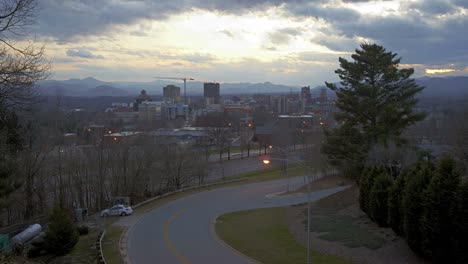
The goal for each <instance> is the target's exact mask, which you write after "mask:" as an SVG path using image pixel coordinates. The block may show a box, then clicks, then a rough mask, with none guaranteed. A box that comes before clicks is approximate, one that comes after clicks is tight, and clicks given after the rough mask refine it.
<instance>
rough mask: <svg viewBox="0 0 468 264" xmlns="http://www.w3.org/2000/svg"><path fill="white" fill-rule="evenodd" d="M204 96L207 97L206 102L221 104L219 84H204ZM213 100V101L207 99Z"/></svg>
mask: <svg viewBox="0 0 468 264" xmlns="http://www.w3.org/2000/svg"><path fill="white" fill-rule="evenodd" d="M203 96H204V97H205V101H206V102H209V103H211V102H213V103H214V104H219V98H220V94H219V83H212V82H210V83H204V84H203ZM206 98H213V99H206Z"/></svg>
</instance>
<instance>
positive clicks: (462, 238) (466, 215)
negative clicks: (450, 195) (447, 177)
mask: <svg viewBox="0 0 468 264" xmlns="http://www.w3.org/2000/svg"><path fill="white" fill-rule="evenodd" d="M456 197H457V199H456V205H455V208H454V218H453V222H454V223H453V225H454V231H453V239H452V246H453V255H454V263H457V264H462V263H468V250H466V246H467V245H468V224H467V223H468V180H465V181H464V182H463V183H461V184H460V185H459V186H458V189H457V196H456Z"/></svg>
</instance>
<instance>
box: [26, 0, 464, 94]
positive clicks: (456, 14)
mask: <svg viewBox="0 0 468 264" xmlns="http://www.w3.org/2000/svg"><path fill="white" fill-rule="evenodd" d="M193 17H196V19H195V20H196V21H201V22H200V23H198V24H197V23H192V21H195V20H193V19H192V20H191V18H193ZM197 19H198V20H197ZM196 21H195V22H196ZM203 21H205V22H204V23H205V24H203ZM206 21H209V22H206ZM257 21H258V23H257ZM467 28H468V2H467V1H465V0H434V1H424V0H411V1H403V0H390V1H383V0H381V1H365V0H355V1H352V0H319V1H307V0H292V1H285V0H224V1H214V0H212V1H210V0H171V1H152V0H131V1H130V0H100V1H92V0H41V1H40V14H39V15H38V17H37V24H36V25H35V26H34V31H35V32H37V34H38V35H39V36H41V37H42V38H44V39H46V40H47V42H48V43H52V45H51V46H53V47H54V51H51V52H50V53H51V57H53V61H55V62H57V67H55V68H56V69H57V76H59V77H64V78H65V77H67V76H68V77H75V76H73V74H74V73H75V74H77V75H82V74H86V73H88V72H90V71H88V69H91V66H92V67H99V69H101V70H102V72H106V77H107V78H112V76H115V77H116V78H117V77H122V76H123V75H122V74H126V73H125V72H131V71H130V69H131V70H132V71H133V70H135V71H137V70H138V69H141V70H142V72H144V71H146V70H149V69H151V68H153V69H158V68H160V69H164V70H165V71H167V73H168V74H172V75H178V74H179V73H183V72H189V71H191V72H193V73H194V74H199V75H201V76H204V78H211V79H218V80H220V81H223V80H221V78H225V79H226V78H227V79H230V80H233V79H236V80H242V79H243V78H244V79H255V76H257V77H258V80H257V81H267V80H266V79H261V78H267V77H268V78H271V76H270V73H271V72H274V73H275V74H280V76H282V77H274V78H273V79H276V80H277V81H278V82H281V83H287V84H297V85H299V84H300V83H302V82H309V83H312V84H320V83H323V81H325V80H326V79H331V78H334V74H333V69H334V68H336V67H337V63H336V62H337V57H338V56H347V55H349V54H350V53H351V52H353V50H354V49H355V48H356V47H357V46H358V45H359V43H360V42H362V41H369V42H376V43H378V44H381V45H384V46H385V47H386V48H387V49H388V50H392V51H395V52H397V53H399V55H400V56H402V57H403V62H404V63H405V64H408V65H410V64H411V65H416V70H417V72H418V73H419V74H425V73H426V74H427V73H428V71H426V69H430V71H429V72H430V73H431V74H440V75H443V74H453V73H457V74H466V71H463V69H465V67H467V63H466V62H467V61H468V45H466V43H468V34H466V32H465V31H466V29H467ZM203 40H204V41H206V43H203ZM229 50H232V52H229ZM298 54H302V55H303V56H305V57H302V58H301V57H299V56H298ZM307 54H309V55H310V54H320V56H315V58H313V59H314V60H313V61H311V60H310V58H309V57H308V55H307ZM70 59H72V61H70ZM333 62H334V63H333ZM91 63H94V64H92V65H91ZM96 63H97V64H96ZM116 63H119V66H118V67H116V66H115V64H116ZM275 63H276V65H282V66H284V69H283V70H281V69H277V67H273V66H274V65H275ZM312 64H314V65H315V66H314V67H315V68H314V67H310V65H312ZM110 65H112V66H110ZM106 67H107V70H103V69H105V68H106ZM249 67H251V72H252V73H251V74H249V71H248V69H250V68H249ZM262 67H264V68H262ZM272 67H273V68H274V69H275V70H274V71H272ZM438 68H440V69H442V70H440V71H437V69H438ZM122 69H128V71H124V70H122ZM221 69H222V70H223V71H224V72H221ZM239 69H242V71H239ZM450 69H452V70H453V71H451V70H450ZM310 71H312V72H310ZM324 71H329V73H328V74H325V75H324V74H323V72H324ZM314 72H320V73H321V74H314ZM97 73H99V72H97ZM112 73H114V75H112ZM246 75H248V76H246ZM221 76H222V77H221ZM125 78H127V79H131V78H132V77H131V76H126V77H125ZM304 84H307V83H304Z"/></svg>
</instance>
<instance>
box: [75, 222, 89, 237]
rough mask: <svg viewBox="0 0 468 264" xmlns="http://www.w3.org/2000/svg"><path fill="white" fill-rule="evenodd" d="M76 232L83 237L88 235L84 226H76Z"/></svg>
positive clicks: (87, 230) (87, 229)
mask: <svg viewBox="0 0 468 264" xmlns="http://www.w3.org/2000/svg"><path fill="white" fill-rule="evenodd" d="M76 230H77V231H78V234H80V236H84V235H87V234H88V233H89V228H88V227H87V226H85V225H81V226H78V227H77V228H76Z"/></svg>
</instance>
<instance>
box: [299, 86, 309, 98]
mask: <svg viewBox="0 0 468 264" xmlns="http://www.w3.org/2000/svg"><path fill="white" fill-rule="evenodd" d="M310 98H311V95H310V86H305V87H302V88H301V99H302V100H310Z"/></svg>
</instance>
